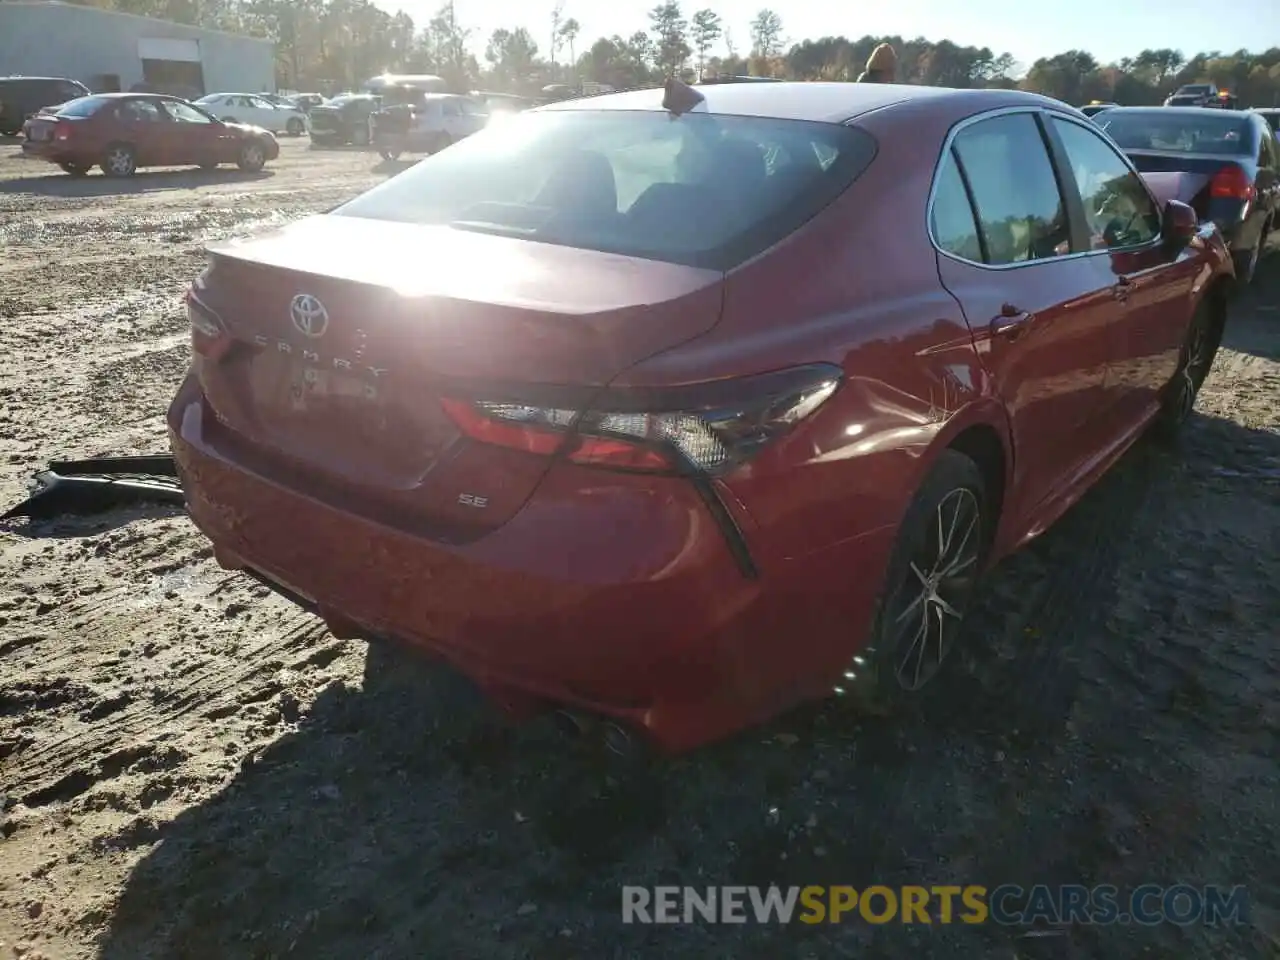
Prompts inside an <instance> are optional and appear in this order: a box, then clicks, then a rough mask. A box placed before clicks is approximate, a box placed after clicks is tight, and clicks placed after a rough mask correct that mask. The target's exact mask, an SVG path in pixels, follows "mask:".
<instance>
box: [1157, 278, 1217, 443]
mask: <svg viewBox="0 0 1280 960" xmlns="http://www.w3.org/2000/svg"><path fill="white" fill-rule="evenodd" d="M1223 310H1224V307H1223V304H1222V300H1221V298H1220V297H1218V296H1216V295H1215V294H1214V293H1213V292H1210V293H1209V294H1208V295H1207V296H1205V297H1204V298H1203V299H1202V300H1201V301H1200V304H1199V306H1197V307H1196V312H1195V313H1194V314H1193V315H1192V317H1191V323H1190V324H1188V326H1187V334H1186V338H1185V339H1184V340H1183V343H1182V350H1181V351H1180V352H1179V354H1178V368H1177V370H1176V371H1175V372H1174V375H1173V378H1172V379H1171V380H1170V381H1169V383H1168V384H1166V386H1165V390H1164V397H1163V398H1161V401H1160V412H1159V413H1157V414H1156V418H1155V420H1154V421H1153V422H1152V424H1151V433H1152V435H1153V436H1154V437H1155V438H1156V439H1157V440H1160V441H1163V442H1165V443H1172V442H1173V441H1176V440H1177V439H1178V437H1179V436H1180V435H1181V433H1182V428H1183V427H1184V426H1185V425H1186V423H1187V421H1188V420H1189V419H1191V413H1192V411H1193V410H1195V405H1196V397H1198V396H1199V395H1200V388H1201V387H1202V386H1204V382H1205V380H1206V379H1207V378H1208V376H1209V371H1210V370H1212V369H1213V361H1214V358H1215V357H1216V356H1217V355H1218V345H1219V344H1220V343H1221V342H1222V330H1223V326H1224V322H1223V321H1224V313H1223Z"/></svg>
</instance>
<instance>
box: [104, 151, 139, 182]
mask: <svg viewBox="0 0 1280 960" xmlns="http://www.w3.org/2000/svg"><path fill="white" fill-rule="evenodd" d="M107 166H108V167H110V168H111V172H112V173H114V174H115V175H116V176H119V177H126V176H128V175H129V174H130V173H132V172H133V152H132V151H131V150H129V148H128V147H115V148H114V149H112V150H111V151H110V152H109V153H108V154H107Z"/></svg>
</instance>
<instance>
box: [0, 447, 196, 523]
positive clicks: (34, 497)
mask: <svg viewBox="0 0 1280 960" xmlns="http://www.w3.org/2000/svg"><path fill="white" fill-rule="evenodd" d="M183 502H184V498H183V494H182V486H181V484H180V483H179V482H178V470H177V464H175V463H174V460H173V457H170V456H168V455H166V454H157V455H149V456H140V457H96V458H92V459H89V460H54V461H53V462H52V463H50V464H49V467H48V469H47V470H42V471H40V472H39V473H37V474H36V475H35V477H34V478H33V480H32V488H31V496H29V497H28V498H27V499H26V500H23V501H22V502H21V503H19V504H17V505H16V506H14V507H12V508H11V509H9V510H7V511H6V512H5V513H3V514H0V520H14V519H17V518H18V517H26V518H28V519H31V520H49V519H52V518H53V517H57V516H62V515H69V514H81V515H83V514H92V513H101V512H103V511H105V510H111V509H114V508H116V507H121V506H126V505H130V504H135V503H177V504H181V503H183Z"/></svg>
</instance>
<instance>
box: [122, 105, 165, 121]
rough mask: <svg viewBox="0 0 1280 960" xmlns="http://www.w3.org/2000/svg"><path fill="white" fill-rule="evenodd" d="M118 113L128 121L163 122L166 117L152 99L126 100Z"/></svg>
mask: <svg viewBox="0 0 1280 960" xmlns="http://www.w3.org/2000/svg"><path fill="white" fill-rule="evenodd" d="M116 115H117V116H118V117H119V118H120V119H121V120H123V121H125V122H126V123H162V122H164V120H165V119H166V118H165V115H164V114H163V113H162V112H161V110H160V107H159V106H157V105H156V103H155V102H154V101H152V100H125V101H124V102H123V103H121V104H120V106H119V107H118V108H117V111H116Z"/></svg>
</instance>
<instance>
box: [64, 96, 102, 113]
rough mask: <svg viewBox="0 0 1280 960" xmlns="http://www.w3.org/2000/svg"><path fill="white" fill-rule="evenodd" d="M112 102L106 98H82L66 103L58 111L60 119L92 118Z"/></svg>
mask: <svg viewBox="0 0 1280 960" xmlns="http://www.w3.org/2000/svg"><path fill="white" fill-rule="evenodd" d="M110 102H111V101H110V100H108V99H107V98H106V97H81V98H80V99H78V100H72V101H71V102H70V103H64V104H63V105H62V107H61V108H59V110H58V116H60V117H91V116H93V115H94V114H95V113H97V112H98V111H99V110H101V109H102V108H103V107H105V106H106V105H107V104H108V103H110Z"/></svg>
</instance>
